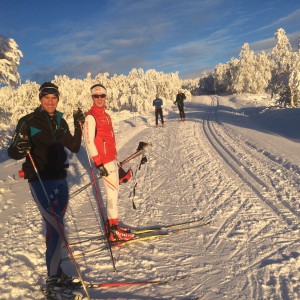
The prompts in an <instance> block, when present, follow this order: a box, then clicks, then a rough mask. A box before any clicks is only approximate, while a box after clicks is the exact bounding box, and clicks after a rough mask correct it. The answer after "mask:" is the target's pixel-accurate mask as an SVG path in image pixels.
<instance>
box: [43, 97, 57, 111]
mask: <svg viewBox="0 0 300 300" xmlns="http://www.w3.org/2000/svg"><path fill="white" fill-rule="evenodd" d="M57 104H58V97H57V95H54V94H48V95H45V96H43V97H42V98H41V106H42V108H43V110H44V111H46V112H47V113H48V114H49V115H50V116H53V115H54V112H55V110H56V107H57Z"/></svg>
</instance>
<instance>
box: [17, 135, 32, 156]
mask: <svg viewBox="0 0 300 300" xmlns="http://www.w3.org/2000/svg"><path fill="white" fill-rule="evenodd" d="M31 147H32V145H31V142H30V140H29V139H28V136H22V137H20V139H19V141H18V143H17V149H18V152H19V153H20V154H21V155H23V156H26V155H27V152H29V151H30V149H31Z"/></svg>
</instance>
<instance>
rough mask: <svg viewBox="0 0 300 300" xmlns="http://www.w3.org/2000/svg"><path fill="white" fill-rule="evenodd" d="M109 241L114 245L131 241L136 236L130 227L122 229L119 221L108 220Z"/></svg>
mask: <svg viewBox="0 0 300 300" xmlns="http://www.w3.org/2000/svg"><path fill="white" fill-rule="evenodd" d="M107 234H108V240H109V241H110V242H112V243H114V242H119V241H129V240H132V239H133V238H134V234H133V233H132V232H131V230H130V229H129V228H128V227H120V226H119V221H118V219H108V233H107Z"/></svg>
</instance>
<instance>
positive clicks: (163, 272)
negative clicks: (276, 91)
mask: <svg viewBox="0 0 300 300" xmlns="http://www.w3.org/2000/svg"><path fill="white" fill-rule="evenodd" d="M110 114H111V116H112V119H113V123H114V128H115V131H116V137H117V147H118V152H119V160H120V161H122V160H124V159H125V158H126V157H127V156H129V155H130V154H131V153H132V152H134V151H135V149H136V148H137V145H138V143H139V141H144V142H148V143H151V144H152V146H149V147H148V148H147V152H146V156H147V159H148V161H147V163H146V164H143V165H141V168H140V170H138V167H139V162H140V159H136V160H134V161H131V162H130V163H129V164H128V165H126V166H124V168H125V167H126V169H127V168H128V167H129V166H131V168H132V170H133V174H134V180H131V181H130V182H128V183H126V184H122V185H121V189H120V200H119V212H120V220H121V221H122V222H123V223H124V224H126V225H129V226H131V227H132V228H140V227H145V226H148V225H157V224H161V225H166V224H172V223H174V222H183V221H187V220H197V219H199V218H202V217H204V220H207V221H208V220H210V222H211V223H210V224H209V225H207V226H204V227H199V228H197V229H193V230H190V231H186V232H182V233H180V232H179V233H178V234H172V235H169V236H165V237H161V238H157V239H151V240H149V241H139V242H135V243H134V244H131V245H128V246H124V247H120V248H117V249H114V250H113V256H114V260H115V264H116V268H117V272H114V271H113V268H112V261H111V258H110V255H109V252H108V250H103V251H97V250H98V249H100V248H102V247H103V246H104V245H105V241H104V240H101V239H100V240H99V239H98V240H97V239H91V240H90V241H88V242H83V241H84V240H86V239H88V238H93V237H94V238H95V237H97V236H101V235H102V234H103V231H102V229H101V228H100V225H99V224H100V220H99V210H98V206H97V202H96V200H95V197H94V193H93V188H92V186H89V187H88V188H86V189H84V190H83V191H82V192H80V193H76V191H78V189H80V188H81V187H83V186H85V185H86V184H88V183H89V182H90V181H91V177H90V171H89V164H88V160H87V156H86V151H85V148H84V144H82V148H81V150H80V152H79V153H78V154H70V156H69V163H70V168H69V177H68V180H69V185H70V194H71V198H70V202H69V207H68V211H67V214H66V218H65V223H66V235H67V238H68V241H69V243H73V242H77V244H76V245H73V246H72V250H73V251H74V254H75V255H76V254H79V253H82V252H84V253H86V256H84V257H79V258H77V263H78V265H79V267H80V270H81V273H82V276H83V278H84V279H85V280H86V281H93V282H103V283H104V282H117V281H118V282H120V281H145V280H157V279H161V280H169V279H176V278H177V279H179V278H182V277H183V278H182V279H181V280H178V281H173V282H169V283H167V284H154V285H148V286H129V287H118V288H102V289H91V290H89V291H90V295H91V298H92V299H203V300H204V299H206V300H217V299H239V300H240V299H300V234H299V233H300V232H299V217H300V202H299V191H300V156H299V153H300V144H299V141H300V135H299V128H300V126H299V125H300V110H299V109H279V108H277V107H275V106H274V107H266V105H265V101H264V98H263V97H262V96H258V95H257V96H250V95H242V96H226V97H225V96H222V97H221V96H197V97H194V98H193V99H192V101H190V102H187V103H186V121H185V122H179V118H178V111H177V108H176V107H175V106H174V107H170V108H169V109H167V108H165V109H164V114H165V119H166V122H165V126H164V127H160V126H159V127H157V128H156V127H155V124H154V114H149V115H143V116H141V115H137V114H133V113H129V112H127V113H126V112H123V113H110ZM70 123H71V121H70ZM12 125H14V124H12ZM6 126H9V124H6ZM3 138H7V137H3ZM1 155H2V158H4V159H2V163H1V174H0V245H1V247H0V270H1V271H0V298H1V299H35V300H36V299H43V295H42V293H41V291H40V286H41V284H42V283H43V282H44V281H45V278H46V265H45V258H44V252H45V243H44V231H45V228H44V224H43V221H42V218H41V215H40V213H39V211H38V209H37V207H36V205H35V203H34V201H33V200H32V197H31V194H30V192H29V188H28V184H27V182H26V181H25V180H23V179H20V178H19V177H18V170H20V168H21V163H22V161H13V160H10V159H8V158H7V155H6V147H5V148H3V149H2V150H1ZM135 183H136V190H135V195H134V193H133V186H134V184H135ZM99 185H100V187H101V188H102V183H101V180H100V181H99ZM72 194H73V196H72ZM102 195H103V201H105V193H104V191H102ZM133 203H134V204H135V206H136V209H134V208H133ZM91 250H94V251H91ZM89 251H91V252H89ZM63 258H64V262H63V268H64V271H66V272H67V273H69V274H72V275H74V276H75V275H76V271H75V268H74V266H73V265H72V262H71V261H70V260H69V259H68V251H67V250H66V248H65V247H64V248H63ZM82 293H83V294H84V292H83V291H82Z"/></svg>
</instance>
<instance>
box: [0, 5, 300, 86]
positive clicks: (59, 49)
mask: <svg viewBox="0 0 300 300" xmlns="http://www.w3.org/2000/svg"><path fill="white" fill-rule="evenodd" d="M0 8H1V9H0V35H3V36H5V37H10V38H13V39H15V41H16V42H17V44H18V45H19V48H20V50H21V51H22V52H23V55H24V57H23V58H22V59H21V64H20V67H19V72H20V74H21V78H22V81H23V82H24V81H25V80H27V79H29V80H32V81H37V82H38V83H41V82H43V81H46V80H52V79H53V77H54V75H68V76H69V77H72V78H73V77H75V78H85V77H86V74H87V72H91V73H92V76H93V77H94V76H95V75H97V74H99V73H105V72H108V73H109V74H110V75H111V76H112V75H114V74H118V75H120V74H124V75H127V74H128V73H129V72H130V70H131V69H132V68H142V69H144V70H145V71H146V70H148V69H155V70H157V71H161V72H164V73H169V72H176V71H179V76H180V78H182V79H184V78H196V77H199V76H200V75H201V73H203V72H204V71H206V70H212V69H213V68H214V67H215V66H216V65H217V64H218V63H225V62H227V61H229V60H230V59H231V58H232V57H236V58H238V55H239V52H240V50H241V47H242V45H243V44H244V43H249V44H250V48H251V49H252V50H254V51H261V50H264V51H269V50H270V49H271V48H272V47H273V46H274V45H275V42H276V40H275V37H274V34H275V32H276V30H277V29H278V28H283V29H284V30H285V31H286V33H287V36H288V38H289V40H290V42H291V44H292V46H293V49H294V50H297V47H298V41H299V35H300V1H299V0H273V1H271V0H259V1H257V0H181V1H178V0H91V1H89V0H86V1H85V2H84V3H83V1H79V0H52V1H46V0H44V1H40V0H36V1H34V0H26V1H22V0H20V1H5V0H0Z"/></svg>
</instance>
